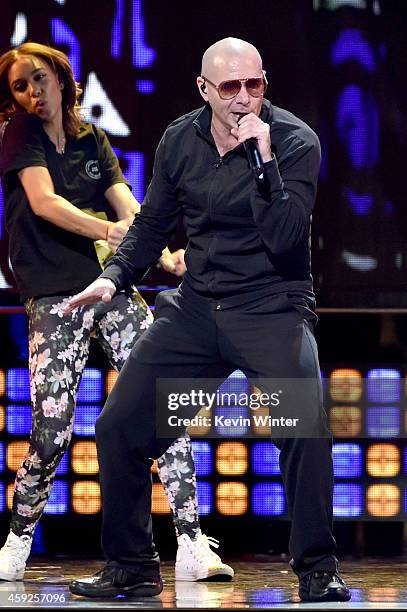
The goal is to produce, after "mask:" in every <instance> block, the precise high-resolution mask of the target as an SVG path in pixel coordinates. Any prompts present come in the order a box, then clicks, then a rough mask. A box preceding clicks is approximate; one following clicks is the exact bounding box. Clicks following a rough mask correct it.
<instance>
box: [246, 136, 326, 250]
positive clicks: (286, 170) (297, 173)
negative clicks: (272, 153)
mask: <svg viewBox="0 0 407 612" xmlns="http://www.w3.org/2000/svg"><path fill="white" fill-rule="evenodd" d="M320 162H321V149H320V144H319V140H318V138H317V136H316V134H314V132H312V131H311V130H310V131H309V133H307V134H306V139H302V138H299V137H298V136H297V135H295V134H291V135H290V136H288V137H287V141H286V142H285V143H284V144H283V146H282V150H281V151H277V155H276V158H275V159H274V160H271V161H270V162H267V163H266V164H265V166H264V169H265V175H266V180H265V184H264V185H263V186H261V187H258V188H256V190H254V192H253V195H252V198H251V207H252V211H253V216H254V220H255V222H256V224H257V227H258V230H259V232H260V235H261V238H262V240H263V242H264V243H265V245H266V246H267V248H268V249H269V250H270V252H271V253H272V254H274V255H284V254H285V253H288V252H290V251H291V250H292V249H294V248H295V247H296V246H298V245H299V244H301V243H304V241H307V240H308V237H309V228H310V224H311V213H312V209H313V207H314V203H315V197H316V192H317V181H318V174H319V167H320Z"/></svg>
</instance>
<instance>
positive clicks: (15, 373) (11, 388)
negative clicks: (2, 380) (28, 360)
mask: <svg viewBox="0 0 407 612" xmlns="http://www.w3.org/2000/svg"><path fill="white" fill-rule="evenodd" d="M6 381H7V382H6V389H7V395H8V397H9V398H10V400H11V401H13V402H27V401H28V402H29V401H30V377H29V373H28V369H27V368H10V369H9V370H8V372H7V378H6Z"/></svg>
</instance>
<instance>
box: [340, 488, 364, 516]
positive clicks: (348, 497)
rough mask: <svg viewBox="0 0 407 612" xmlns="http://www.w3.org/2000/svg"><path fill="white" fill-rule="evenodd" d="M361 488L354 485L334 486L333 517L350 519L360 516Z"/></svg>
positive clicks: (361, 505)
mask: <svg viewBox="0 0 407 612" xmlns="http://www.w3.org/2000/svg"><path fill="white" fill-rule="evenodd" d="M362 508H363V498H362V486H361V485H359V484H355V483H346V484H345V483H343V484H336V485H335V487H334V516H337V517H342V518H345V517H352V516H360V515H361V514H362Z"/></svg>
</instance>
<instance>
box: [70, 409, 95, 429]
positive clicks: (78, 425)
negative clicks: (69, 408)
mask: <svg viewBox="0 0 407 612" xmlns="http://www.w3.org/2000/svg"><path fill="white" fill-rule="evenodd" d="M99 414H100V406H76V410H75V420H74V425H73V433H74V434H76V435H77V436H94V435H95V423H96V419H97V418H98V416H99Z"/></svg>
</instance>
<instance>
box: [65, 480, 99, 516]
mask: <svg viewBox="0 0 407 612" xmlns="http://www.w3.org/2000/svg"><path fill="white" fill-rule="evenodd" d="M72 508H73V511H74V512H77V513H78V514H97V512H100V510H101V508H102V501H101V498H100V486H99V483H98V482H94V481H93V480H78V481H77V482H75V483H74V484H73V485H72Z"/></svg>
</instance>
